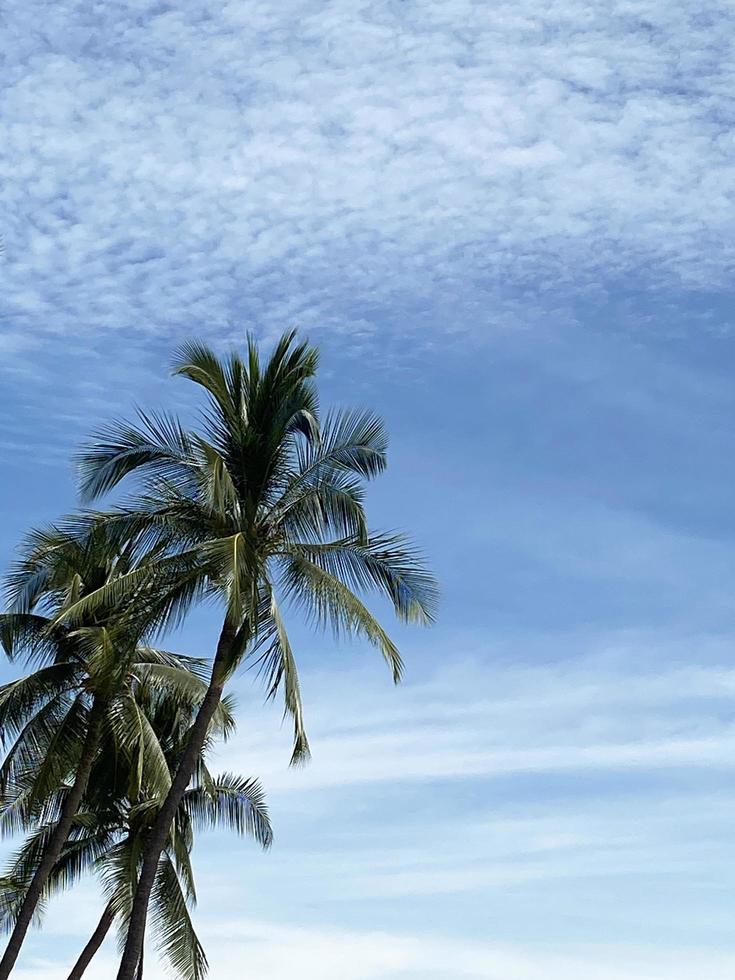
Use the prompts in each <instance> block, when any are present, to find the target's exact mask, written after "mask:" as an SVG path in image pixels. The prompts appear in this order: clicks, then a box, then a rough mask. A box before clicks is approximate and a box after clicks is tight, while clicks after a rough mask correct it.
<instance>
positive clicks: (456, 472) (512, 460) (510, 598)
mask: <svg viewBox="0 0 735 980" xmlns="http://www.w3.org/2000/svg"><path fill="white" fill-rule="evenodd" d="M0 19H1V22H2V30H1V31H0V46H1V47H2V53H3V73H2V75H3V77H2V85H1V86H0V172H1V180H0V234H1V235H2V241H3V244H4V253H3V255H2V257H0V282H1V284H2V286H1V290H0V311H1V317H0V376H1V380H2V385H1V387H0V464H1V466H0V565H6V564H7V562H8V561H10V560H11V559H12V556H13V553H14V552H13V549H14V548H15V546H16V545H17V543H18V542H19V540H20V539H21V537H22V534H23V532H24V531H25V529H26V528H28V527H29V526H30V525H33V524H38V523H42V522H44V521H46V520H50V519H53V518H54V517H55V516H56V515H58V514H60V513H62V512H66V511H68V510H69V509H70V508H72V507H73V506H74V503H75V483H74V473H73V468H72V466H71V463H70V457H71V455H72V453H73V452H74V450H75V449H76V448H77V447H78V446H79V445H80V444H81V443H82V442H83V440H84V439H85V438H86V437H87V436H88V435H89V433H90V431H91V430H93V429H94V428H95V427H96V426H97V425H99V424H100V423H102V422H104V421H106V420H108V419H110V418H113V417H116V416H119V415H123V416H125V415H128V416H129V415H130V414H132V412H133V411H134V408H135V406H136V405H144V406H147V407H150V408H169V409H172V410H176V411H180V412H181V413H182V414H183V415H184V417H187V418H188V417H190V416H191V413H192V412H193V411H194V410H195V407H196V399H195V397H194V393H193V392H192V391H190V390H188V388H187V386H186V383H185V382H182V381H175V380H172V379H170V377H169V364H170V359H171V353H172V351H173V349H174V348H175V347H176V345H177V344H179V343H180V342H182V341H184V340H186V339H189V338H192V337H197V338H200V339H203V340H206V341H208V342H210V343H211V344H213V345H214V346H215V347H216V348H217V349H218V350H222V351H226V350H228V349H230V348H231V347H233V346H238V345H240V344H242V343H243V340H244V338H245V335H246V333H247V331H249V330H250V331H254V332H255V333H256V335H257V336H258V337H259V338H260V339H261V340H262V342H263V343H264V344H265V345H267V344H268V343H270V342H271V341H272V340H273V338H274V337H275V336H277V335H278V334H279V333H280V332H281V331H282V330H284V329H288V328H291V327H296V328H298V329H299V330H300V331H301V332H302V333H303V334H305V335H308V336H309V338H310V339H311V340H312V341H314V342H315V343H316V344H318V345H319V347H320V350H321V354H322V362H321V373H320V386H321V390H322V399H323V403H324V404H337V405H358V406H368V407H371V408H374V409H376V410H378V411H379V412H380V413H381V414H382V415H383V416H384V417H385V419H386V422H387V425H388V428H389V431H390V433H391V451H390V467H389V472H388V473H387V475H386V476H385V477H383V478H381V480H380V481H379V482H377V483H376V484H375V485H374V487H373V489H372V490H371V492H370V496H369V504H370V512H371V517H372V521H373V522H374V524H375V525H376V526H377V527H390V528H393V527H400V528H405V529H407V530H409V531H410V532H411V533H412V535H413V536H414V538H415V539H416V540H417V541H418V542H419V544H420V545H421V547H422V548H423V549H424V551H425V552H426V553H427V555H428V556H429V558H430V561H431V563H432V566H433V568H434V569H435V571H436V573H437V575H438V577H439V580H440V583H441V588H442V604H441V610H440V616H439V619H438V622H437V624H436V626H435V627H433V628H432V629H430V630H408V629H405V628H397V627H396V628H395V629H394V635H395V636H396V638H397V639H398V641H400V647H401V650H402V652H403V655H404V657H405V660H406V663H407V676H406V680H405V682H404V683H403V684H402V685H401V686H400V687H398V688H394V687H393V686H392V684H391V683H390V678H389V676H388V674H387V671H386V670H385V668H384V665H383V664H382V663H380V662H379V658H378V657H376V655H375V653H374V651H372V650H369V649H365V648H364V647H363V646H362V645H360V644H358V643H355V644H351V645H345V646H340V647H336V646H335V644H334V643H333V642H332V640H331V639H330V638H328V637H321V636H313V635H312V634H310V633H309V632H308V631H307V630H306V629H305V628H302V627H300V626H299V624H298V623H294V624H293V627H292V629H293V632H294V635H295V637H296V639H297V640H298V651H299V658H300V664H301V669H302V674H303V686H304V693H305V707H306V720H307V723H308V728H309V733H310V739H311V743H312V750H313V756H314V758H313V761H312V763H311V764H310V766H308V767H307V768H305V769H303V770H299V771H294V770H290V769H289V768H288V765H287V763H288V757H289V731H288V726H287V725H285V726H284V725H282V723H281V716H280V711H279V710H278V708H277V706H272V705H267V706H266V705H264V704H263V692H262V690H261V689H260V688H259V687H258V684H257V680H256V678H254V677H253V676H252V674H250V673H247V672H244V673H242V674H241V675H240V676H239V677H238V679H237V681H236V683H235V688H236V692H237V696H238V702H239V709H238V718H239V730H238V735H237V737H236V738H235V739H233V740H232V741H231V742H230V743H228V744H227V745H226V746H224V747H223V748H222V749H220V750H219V752H218V758H217V760H216V765H217V766H218V767H220V768H222V769H228V768H229V769H235V770H237V771H240V772H242V773H243V774H246V775H257V776H259V777H260V778H261V780H262V781H263V784H264V786H265V789H266V791H267V794H268V801H269V805H270V808H271V813H272V818H273V822H274V828H275V843H274V846H273V848H272V850H271V851H270V852H269V853H267V854H262V853H260V852H258V851H257V849H256V847H255V846H254V845H253V844H252V843H251V842H249V841H244V840H239V839H236V838H232V837H230V836H225V835H219V834H208V835H204V836H203V837H202V838H201V839H200V840H199V842H198V844H197V848H196V853H195V867H196V873H197V878H198V883H199V899H200V907H199V909H198V911H197V913H196V922H197V927H198V928H199V931H200V935H201V937H202V940H203V942H204V945H205V948H206V949H207V951H208V954H209V958H210V962H211V967H212V969H211V976H212V977H214V978H216V980H236V978H238V980H239V978H240V977H243V976H252V977H257V978H267V980H286V978H289V980H290V978H291V977H292V975H293V966H294V962H296V963H297V964H298V970H299V975H300V977H301V978H302V980H541V978H543V980H577V978H579V980H589V978H594V980H664V978H665V980H685V978H686V980H690V978H691V977H693V976H701V977H706V978H707V980H725V978H727V980H730V978H731V977H732V976H733V974H734V973H735V944H734V943H733V938H732V923H733V918H734V916H735V872H733V868H734V867H735V843H734V842H733V835H732V826H733V818H735V789H734V788H733V786H734V783H733V776H734V775H735V711H734V705H735V701H734V696H735V666H734V665H733V657H732V648H733V635H734V633H735V603H734V602H733V596H734V595H735V507H733V492H734V491H733V487H735V430H734V427H733V419H735V387H734V386H733V384H732V375H733V370H734V369H735V334H734V332H733V322H732V313H731V310H732V309H733V287H732V274H731V273H732V266H733V261H734V260H735V234H734V231H735V228H734V227H733V226H734V222H733V209H732V201H733V194H734V193H735V168H734V167H733V163H732V160H733V151H734V150H735V142H734V138H733V128H732V122H733V114H734V113H733V103H732V99H731V93H732V91H733V87H734V85H735V68H733V60H732V57H731V48H730V43H729V42H730V38H731V37H732V34H733V29H734V28H735V13H734V12H733V8H732V6H731V5H730V4H729V3H726V2H724V0H715V2H714V3H713V4H710V5H709V6H708V7H707V9H706V10H704V9H703V8H702V5H701V4H699V3H694V2H693V0H674V2H671V3H667V4H664V3H660V2H654V0H613V2H612V3H585V2H581V0H560V2H559V3H556V4H553V5H551V4H539V3H532V2H530V0H513V2H510V0H508V2H504V0H498V2H495V3H492V4H490V3H484V2H472V0H441V2H440V0H421V2H412V0H404V2H399V0H392V2H391V0H375V2H364V0H334V2H323V3H316V2H314V0H280V2H278V3H275V2H269V3H262V2H248V3H245V2H244V0H235V2H214V0H188V2H187V3H184V4H168V3H163V2H155V3H154V2H149V0H129V2H123V3H121V2H115V0H108V2H105V3H100V2H92V0H77V2H71V0H54V2H53V3H51V2H46V0H23V2H20V0H6V3H5V4H4V8H3V11H2V14H0ZM384 614H385V616H386V618H387V617H388V612H387V611H385V610H384ZM215 628H216V624H215V623H214V622H213V621H211V620H210V618H209V617H208V616H207V615H205V614H195V615H193V616H192V618H191V620H190V621H189V622H188V623H187V625H186V627H185V628H184V630H183V631H182V632H181V633H180V634H178V635H177V636H176V637H173V638H172V640H171V642H172V643H175V644H176V645H177V646H178V648H179V649H181V650H182V651H185V652H188V653H193V654H198V655H200V654H207V653H208V651H210V650H211V649H212V645H213V638H214V635H215ZM1 671H2V673H1V674H0V676H2V677H7V676H10V675H9V672H8V669H7V667H2V668H1ZM4 847H5V849H6V851H7V847H8V845H4ZM101 907H102V901H101V897H100V891H99V888H98V886H97V883H96V882H95V881H94V879H90V880H89V881H88V882H86V883H85V884H84V885H83V886H80V887H79V888H78V889H76V890H74V891H72V892H69V893H68V894H66V895H64V896H63V898H61V899H60V900H59V901H57V902H55V903H54V904H52V906H51V907H50V909H49V913H48V916H47V920H46V928H45V929H44V931H43V932H40V933H34V934H33V935H32V936H31V938H30V939H29V940H28V942H27V943H26V946H25V947H24V951H23V956H22V960H21V961H20V965H19V966H18V968H17V969H16V971H15V974H14V976H17V977H18V980H63V978H65V977H66V975H67V972H68V969H69V968H70V965H71V963H72V962H73V960H74V959H75V957H76V955H77V953H78V951H79V950H80V949H81V947H82V945H83V944H84V942H85V941H86V938H87V937H88V935H89V933H90V932H91V930H92V928H93V925H94V923H95V922H96V919H97V917H98V916H99V914H100V911H101ZM114 958H115V947H114V944H113V945H110V946H109V948H107V947H106V948H105V949H104V950H103V952H102V953H101V954H100V957H99V959H98V961H96V963H95V964H94V965H93V967H92V968H90V970H89V972H88V976H89V977H90V980H103V978H109V977H110V976H112V975H114ZM147 972H148V975H149V976H150V978H151V980H159V978H162V977H163V976H166V975H167V974H166V973H165V972H163V969H162V968H159V967H158V966H157V965H156V963H155V960H154V953H153V951H152V952H151V955H150V956H149V958H148V971H147Z"/></svg>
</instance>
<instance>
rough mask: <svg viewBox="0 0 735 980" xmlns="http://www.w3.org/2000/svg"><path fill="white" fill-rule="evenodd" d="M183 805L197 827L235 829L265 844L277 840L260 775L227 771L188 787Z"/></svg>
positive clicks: (267, 845) (266, 845)
mask: <svg viewBox="0 0 735 980" xmlns="http://www.w3.org/2000/svg"><path fill="white" fill-rule="evenodd" d="M181 806H182V809H183V810H184V812H185V813H187V814H188V816H189V817H190V819H191V821H192V823H193V824H194V826H195V827H197V828H200V829H215V828H218V827H219V828H222V829H224V830H233V831H235V833H237V834H240V835H243V836H248V837H252V838H253V839H254V840H256V841H257V842H258V843H259V844H260V845H261V847H264V848H268V847H270V845H271V844H272V842H273V830H272V828H271V824H270V818H269V816H268V807H267V806H266V803H265V794H264V792H263V788H262V787H261V785H260V782H259V780H257V779H252V778H251V779H245V778H244V777H242V776H237V775H235V774H233V773H223V774H221V775H219V776H215V777H212V778H211V779H210V780H209V781H208V782H207V784H206V785H200V786H197V787H194V788H193V789H189V790H187V791H186V793H185V794H184V798H183V800H182V804H181Z"/></svg>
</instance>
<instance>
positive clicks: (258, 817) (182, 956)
mask: <svg viewBox="0 0 735 980" xmlns="http://www.w3.org/2000/svg"><path fill="white" fill-rule="evenodd" d="M178 695H179V692H178V690H177V689H176V687H174V688H172V689H170V690H163V689H160V688H158V687H156V686H153V687H152V686H151V685H150V684H149V683H148V682H147V681H144V682H141V683H139V684H138V685H136V688H135V690H134V694H133V696H134V697H135V700H136V702H137V703H138V705H139V706H140V708H141V710H142V711H143V713H144V714H145V716H146V717H147V718H148V719H149V720H150V723H151V725H152V727H153V728H154V730H155V732H156V733H157V736H158V742H159V744H160V746H161V750H162V752H163V754H164V757H165V759H166V762H167V764H168V765H169V766H173V765H174V763H175V760H176V759H177V758H178V755H179V754H180V752H181V749H182V746H183V742H184V740H185V739H186V736H187V734H188V731H189V727H190V725H191V720H192V713H193V709H192V706H191V705H185V704H183V703H182V701H181V699H180V697H179V696H178ZM233 726H234V721H233V718H232V715H231V711H230V707H229V705H228V704H224V705H223V706H222V709H221V711H220V712H219V713H218V716H216V720H215V725H214V727H213V728H211V729H210V732H209V736H208V743H207V744H209V742H211V741H212V740H213V739H214V738H215V737H217V736H222V735H226V734H227V733H229V732H230V731H231V730H232V729H233ZM61 794H63V788H60V789H58V790H56V792H55V793H54V794H52V798H51V799H50V800H49V801H48V809H49V811H53V810H54V809H56V810H58V804H57V805H56V806H54V802H55V801H54V799H53V797H54V796H58V795H61ZM161 798H162V797H161V786H160V785H159V783H158V780H157V773H156V771H155V768H153V769H151V770H150V771H147V772H146V778H144V779H143V780H141V778H140V775H139V773H138V764H137V759H136V757H135V754H132V755H130V754H127V755H122V756H121V755H120V753H119V751H118V746H117V745H116V744H114V743H113V742H112V741H111V740H110V739H109V738H108V739H106V740H105V742H104V744H103V746H102V747H101V751H100V753H99V754H98V757H97V759H96V761H95V764H94V766H93V769H92V775H91V778H90V782H89V785H88V788H87V791H86V793H85V796H84V799H83V801H82V804H81V806H80V808H79V811H78V812H77V814H76V816H75V818H74V824H73V827H72V831H71V834H70V835H69V839H68V840H67V842H66V843H65V845H64V849H63V850H62V853H61V856H60V858H59V860H58V861H57V862H56V864H55V865H54V868H53V871H52V873H51V875H50V877H49V879H48V881H47V883H46V887H45V889H44V893H43V901H44V902H45V900H46V899H48V898H49V897H50V896H51V895H52V894H54V893H55V892H58V891H60V890H63V889H65V888H68V887H69V886H70V885H71V884H73V883H74V882H75V881H77V880H78V879H79V877H80V876H81V875H82V874H83V873H84V872H85V871H87V870H89V869H92V870H94V871H95V872H96V873H97V874H98V875H99V876H100V877H101V879H102V882H103V887H104V891H105V894H106V898H107V902H106V904H105V908H104V910H103V912H102V916H101V918H100V920H99V923H98V925H97V927H96V928H95V930H94V932H93V934H92V936H91V938H90V940H89V941H88V943H87V944H86V946H85V947H84V949H83V950H82V953H81V954H80V956H79V958H78V960H77V962H76V963H75V965H74V967H73V969H72V971H71V973H70V974H69V978H68V980H79V978H80V977H82V976H83V974H84V972H85V970H86V968H87V966H88V965H89V963H90V962H91V960H92V958H93V957H94V955H95V953H96V952H97V950H98V949H99V947H100V946H101V944H102V942H103V941H104V939H105V937H106V936H107V934H108V932H109V931H110V929H111V928H112V926H113V924H114V923H115V921H117V922H118V923H119V927H120V931H121V937H122V938H123V939H124V935H125V931H126V925H127V920H128V917H129V914H130V908H131V901H132V896H133V894H134V891H135V886H136V882H137V872H138V864H139V858H140V854H141V853H142V849H143V846H144V843H145V838H146V835H147V833H148V831H149V828H150V826H151V823H152V821H153V819H154V817H155V814H156V811H157V807H158V805H159V804H160V801H161ZM210 827H219V828H224V829H230V830H234V831H236V832H237V833H239V834H247V835H249V836H251V837H253V838H255V839H256V840H257V841H258V842H259V843H260V844H261V846H263V847H268V846H270V843H271V840H272V831H271V826H270V821H269V818H268V812H267V807H266V806H265V803H264V798H263V792H262V790H261V788H260V785H259V783H258V781H257V780H255V779H244V778H243V777H240V776H235V775H232V774H229V773H225V774H223V775H220V776H213V775H212V774H211V773H210V771H209V769H208V767H207V765H206V762H205V759H204V757H202V758H200V759H199V761H198V765H197V769H196V775H195V780H194V784H193V785H192V786H191V787H190V788H189V789H188V790H187V792H186V793H185V795H184V799H183V800H182V802H181V804H180V806H179V809H178V812H177V814H176V819H175V821H174V825H173V827H172V830H171V833H170V835H169V839H168V841H167V843H166V846H165V848H164V851H163V853H162V855H161V861H160V863H159V868H158V874H157V876H156V881H155V885H154V889H153V903H154V908H155V911H156V916H155V919H154V926H155V933H156V939H157V945H158V947H159V950H160V951H161V952H162V953H164V954H165V955H166V957H167V959H168V960H169V962H170V964H171V966H172V967H173V969H174V970H175V971H176V972H177V973H178V974H179V975H180V976H181V977H182V978H184V980H202V978H203V977H204V976H205V974H206V970H207V961H206V957H205V955H204V951H203V949H202V947H201V944H200V942H199V940H198V939H197V936H196V933H195V931H194V927H193V924H192V921H191V917H190V915H189V907H191V906H193V904H194V903H195V901H196V892H195V888H194V877H193V872H192V867H191V863H190V852H191V848H192V845H193V841H194V832H195V831H196V830H198V829H207V828H210ZM27 829H31V830H32V833H31V834H30V835H29V836H28V838H27V840H26V841H25V843H24V844H23V846H22V847H21V848H20V850H19V851H18V853H17V854H16V856H15V858H14V860H13V861H12V863H11V866H10V867H9V868H8V870H7V872H6V876H5V878H4V879H3V881H4V883H5V887H4V888H2V889H1V890H0V924H3V925H10V924H12V922H13V920H14V918H15V916H16V915H17V912H18V909H19V906H20V903H21V902H22V898H23V894H24V891H25V889H26V888H27V887H28V884H29V882H30V881H31V879H32V877H33V873H34V871H35V868H36V867H37V865H38V862H39V860H40V859H41V857H42V855H43V853H44V850H45V843H46V840H47V839H48V837H49V836H50V835H51V834H52V833H53V831H54V829H55V821H54V820H53V819H51V820H47V821H45V822H41V823H40V825H33V827H32V828H27ZM39 911H42V908H41V909H39ZM140 972H142V971H140Z"/></svg>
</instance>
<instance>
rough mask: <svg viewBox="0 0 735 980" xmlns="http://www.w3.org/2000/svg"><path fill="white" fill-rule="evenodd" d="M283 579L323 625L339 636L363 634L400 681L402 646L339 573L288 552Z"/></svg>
mask: <svg viewBox="0 0 735 980" xmlns="http://www.w3.org/2000/svg"><path fill="white" fill-rule="evenodd" d="M281 581H282V586H283V590H284V593H285V595H286V597H287V598H288V600H289V601H290V602H291V603H292V604H293V605H294V606H296V607H297V608H301V609H302V610H303V611H304V613H305V614H306V615H307V617H309V618H310V619H311V620H312V621H313V622H314V624H315V625H316V626H317V627H319V628H322V629H323V628H331V630H332V632H333V633H334V635H335V636H336V637H340V636H349V635H356V636H363V637H364V638H365V639H366V640H368V642H369V643H371V644H372V645H373V646H375V647H377V648H378V650H380V652H381V653H382V655H383V657H384V658H385V660H386V662H387V663H388V665H389V666H390V668H391V672H392V674H393V680H394V681H395V683H398V682H399V681H400V679H401V675H402V673H403V661H402V659H401V655H400V653H399V652H398V648H397V647H396V645H395V644H394V643H393V641H392V640H391V639H390V637H389V636H388V634H387V633H386V632H385V630H384V629H383V627H382V626H381V625H380V623H379V622H378V620H377V619H376V618H375V616H373V614H372V613H371V612H370V610H369V609H368V608H367V606H366V605H365V604H364V603H363V602H361V601H360V599H358V597H357V596H356V595H355V593H354V592H352V590H351V589H350V588H349V587H348V586H346V585H345V584H344V583H343V582H342V581H340V579H338V578H337V577H336V576H335V575H332V574H331V573H330V572H328V571H327V570H326V569H324V568H322V567H321V566H320V565H318V564H316V562H314V561H310V560H309V559H308V558H306V557H304V556H300V555H288V556H287V557H286V558H285V560H284V562H283V565H282V575H281Z"/></svg>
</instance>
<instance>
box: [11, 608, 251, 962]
mask: <svg viewBox="0 0 735 980" xmlns="http://www.w3.org/2000/svg"><path fill="white" fill-rule="evenodd" d="M236 636H237V631H236V629H235V627H234V626H232V625H230V624H229V623H227V622H225V625H224V626H223V627H222V632H221V633H220V636H219V640H218V642H217V653H216V655H215V658H214V663H213V664H212V676H211V679H210V682H209V687H208V688H207V693H206V694H205V695H204V699H203V701H202V703H201V705H200V706H199V711H198V712H197V716H196V718H195V720H194V724H193V725H192V726H191V734H190V735H189V741H188V743H187V746H186V748H185V749H184V753H183V755H182V757H181V761H180V762H179V768H178V769H177V771H176V775H175V776H174V778H173V780H172V782H171V789H170V790H169V791H168V795H167V796H166V799H165V800H164V801H163V805H162V806H161V809H160V810H159V811H158V816H157V817H156V820H155V822H154V824H153V826H152V828H151V832H150V834H149V836H148V840H147V842H146V845H145V849H144V851H143V864H142V867H141V871H140V878H139V879H138V886H137V888H136V890H135V896H134V898H133V908H132V910H131V914H130V922H129V924H128V935H127V938H126V940H125V949H124V951H123V955H122V959H121V961H120V969H119V971H118V974H117V980H136V978H135V971H136V968H137V966H138V960H139V956H140V952H141V950H142V948H143V937H144V936H145V927H146V917H147V915H148V903H149V901H150V897H151V891H152V890H153V884H154V882H155V878H156V873H157V872H158V862H159V860H160V857H161V852H162V851H163V848H164V847H165V845H166V841H167V840H168V835H169V832H170V830H171V824H172V823H173V820H174V817H175V815H176V811H177V810H178V807H179V804H180V803H181V800H182V798H183V796H184V793H185V792H186V789H187V787H188V785H189V783H190V782H191V777H192V775H193V774H194V769H195V768H196V763H197V759H198V758H199V756H200V754H201V751H202V747H203V746H204V742H205V740H206V737H207V732H208V730H209V725H210V722H211V721H212V718H213V717H214V713H215V711H216V710H217V706H218V705H219V703H220V698H221V697H222V691H223V689H224V686H225V680H226V676H227V675H226V664H227V660H228V654H229V653H230V651H231V649H232V647H233V644H234V642H235V639H236ZM0 980H3V978H2V977H0Z"/></svg>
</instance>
